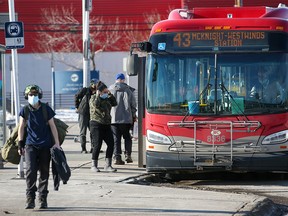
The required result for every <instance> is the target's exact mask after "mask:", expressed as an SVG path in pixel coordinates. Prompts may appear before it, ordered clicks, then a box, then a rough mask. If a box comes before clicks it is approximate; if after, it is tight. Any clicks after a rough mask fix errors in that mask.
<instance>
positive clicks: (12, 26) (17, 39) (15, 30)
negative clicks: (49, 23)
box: [5, 22, 24, 49]
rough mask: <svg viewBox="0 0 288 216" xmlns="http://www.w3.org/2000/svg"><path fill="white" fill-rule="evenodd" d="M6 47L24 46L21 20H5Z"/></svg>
mask: <svg viewBox="0 0 288 216" xmlns="http://www.w3.org/2000/svg"><path fill="white" fill-rule="evenodd" d="M5 43H6V49H23V48H24V29H23V22H5Z"/></svg>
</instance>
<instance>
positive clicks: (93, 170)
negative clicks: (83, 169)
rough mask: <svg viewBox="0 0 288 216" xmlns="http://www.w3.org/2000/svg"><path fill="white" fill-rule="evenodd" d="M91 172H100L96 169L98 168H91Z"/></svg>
mask: <svg viewBox="0 0 288 216" xmlns="http://www.w3.org/2000/svg"><path fill="white" fill-rule="evenodd" d="M91 170H92V172H100V170H99V169H98V167H94V166H93V167H91Z"/></svg>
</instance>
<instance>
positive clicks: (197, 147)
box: [128, 5, 288, 172]
mask: <svg viewBox="0 0 288 216" xmlns="http://www.w3.org/2000/svg"><path fill="white" fill-rule="evenodd" d="M287 52H288V8H287V7H286V6H285V5H280V6H279V7H278V8H269V7H264V6H263V7H231V8H230V7H229V8H228V7H225V8H195V9H193V10H185V9H178V10H173V11H172V12H171V13H170V15H169V18H168V19H167V20H163V21H160V22H158V23H156V24H155V25H154V26H153V28H152V30H151V33H150V37H149V41H147V42H139V43H133V44H132V46H131V53H130V56H129V57H128V74H129V75H136V74H138V76H139V78H138V80H139V86H138V88H139V89H138V94H139V100H138V101H139V120H142V122H140V127H139V131H140V134H139V145H140V151H141V152H144V153H145V154H143V155H142V156H143V157H142V156H141V154H140V155H139V156H140V158H139V159H140V165H141V164H142V165H146V169H147V171H148V172H179V171H185V172H195V171H200V170H203V171H213V170H215V171H220V170H231V171H288V99H287V98H288V53H287ZM141 56H144V58H141ZM140 135H141V136H140ZM140 137H141V139H140ZM142 137H143V138H142Z"/></svg>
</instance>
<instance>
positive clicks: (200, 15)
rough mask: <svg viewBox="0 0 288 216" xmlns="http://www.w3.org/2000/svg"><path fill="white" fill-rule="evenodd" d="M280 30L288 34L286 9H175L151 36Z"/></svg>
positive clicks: (155, 26)
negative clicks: (201, 32)
mask: <svg viewBox="0 0 288 216" xmlns="http://www.w3.org/2000/svg"><path fill="white" fill-rule="evenodd" d="M233 29H234V30H257V29H258V30H267V31H270V30H278V31H279V30H280V31H284V32H288V7H279V8H271V7H263V6H260V7H223V8H220V7H219V8H194V9H193V10H186V9H175V10H173V11H171V12H170V14H169V17H168V19H167V20H163V21H160V22H158V23H156V24H155V25H154V26H153V28H152V30H151V35H153V34H155V33H161V32H173V31H188V30H190V31H191V30H192V31H193V30H196V31H197V30H233Z"/></svg>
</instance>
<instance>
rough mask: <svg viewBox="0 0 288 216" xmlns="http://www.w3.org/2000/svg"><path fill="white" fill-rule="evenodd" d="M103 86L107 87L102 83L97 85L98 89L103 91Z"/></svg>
mask: <svg viewBox="0 0 288 216" xmlns="http://www.w3.org/2000/svg"><path fill="white" fill-rule="evenodd" d="M105 88H107V86H106V85H105V84H104V83H101V84H100V85H99V86H98V90H99V91H101V92H102V91H103V90H104V89H105Z"/></svg>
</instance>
